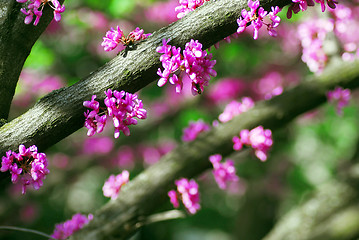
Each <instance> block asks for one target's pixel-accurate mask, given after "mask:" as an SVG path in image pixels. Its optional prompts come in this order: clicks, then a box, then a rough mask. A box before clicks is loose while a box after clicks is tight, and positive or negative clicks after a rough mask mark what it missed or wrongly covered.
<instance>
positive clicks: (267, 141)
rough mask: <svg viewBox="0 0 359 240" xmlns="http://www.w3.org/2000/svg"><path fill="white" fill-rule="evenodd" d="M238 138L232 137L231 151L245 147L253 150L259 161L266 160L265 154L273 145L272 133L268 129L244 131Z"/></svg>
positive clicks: (259, 127)
mask: <svg viewBox="0 0 359 240" xmlns="http://www.w3.org/2000/svg"><path fill="white" fill-rule="evenodd" d="M239 136H240V138H238V137H236V136H235V137H233V139H232V141H233V143H234V145H233V149H234V150H237V151H238V150H240V149H242V145H247V146H250V147H252V148H253V150H254V153H255V155H256V156H257V158H259V159H260V160H261V161H265V160H267V152H268V151H269V149H270V148H271V147H272V145H273V140H272V132H271V130H269V129H263V127H262V126H258V127H256V128H254V129H252V130H251V131H249V130H247V129H244V130H242V131H241V132H240V134H239Z"/></svg>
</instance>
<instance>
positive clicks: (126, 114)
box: [83, 89, 147, 138]
mask: <svg viewBox="0 0 359 240" xmlns="http://www.w3.org/2000/svg"><path fill="white" fill-rule="evenodd" d="M105 94H106V96H107V97H106V98H105V100H104V103H105V105H106V109H102V110H104V115H102V116H100V115H99V114H98V113H99V110H100V107H99V102H97V101H95V98H96V95H93V96H92V98H91V101H84V103H83V105H84V106H85V107H88V108H90V109H92V111H91V112H90V111H89V110H87V111H86V112H85V113H84V115H85V117H86V120H85V127H86V128H87V129H88V132H87V135H88V136H93V135H94V134H95V133H96V132H97V133H100V132H102V131H103V129H104V127H105V125H106V120H107V117H112V122H113V125H114V127H115V133H114V136H115V138H118V137H119V136H120V133H121V132H123V133H124V134H125V136H129V135H130V129H129V128H128V126H130V125H136V124H137V119H135V118H138V119H146V118H147V111H146V109H144V108H143V103H142V100H140V99H138V97H137V95H136V94H131V93H128V92H125V91H121V92H119V91H116V90H115V91H112V90H111V89H108V90H107V91H105ZM101 114H102V113H101Z"/></svg>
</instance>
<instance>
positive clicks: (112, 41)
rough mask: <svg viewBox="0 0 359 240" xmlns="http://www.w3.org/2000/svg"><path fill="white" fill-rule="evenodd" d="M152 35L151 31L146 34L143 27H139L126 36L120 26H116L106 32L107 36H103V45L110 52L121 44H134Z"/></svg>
mask: <svg viewBox="0 0 359 240" xmlns="http://www.w3.org/2000/svg"><path fill="white" fill-rule="evenodd" d="M150 35H151V33H148V34H144V31H143V29H140V28H138V27H137V28H136V29H135V30H133V31H131V32H130V33H129V34H128V36H127V37H125V35H124V34H123V31H122V30H121V29H120V27H119V26H116V29H114V28H111V29H110V31H107V32H106V36H105V37H103V42H102V43H101V46H103V48H104V50H105V51H107V52H108V51H111V50H113V49H115V48H116V47H117V46H118V45H119V44H122V45H124V46H128V45H133V44H134V43H135V42H136V41H140V40H144V39H146V38H147V37H148V36H150Z"/></svg>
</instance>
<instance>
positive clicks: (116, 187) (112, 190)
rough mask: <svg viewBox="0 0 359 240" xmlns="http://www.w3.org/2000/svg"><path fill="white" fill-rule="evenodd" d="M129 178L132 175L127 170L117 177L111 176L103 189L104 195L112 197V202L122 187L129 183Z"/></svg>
mask: <svg viewBox="0 0 359 240" xmlns="http://www.w3.org/2000/svg"><path fill="white" fill-rule="evenodd" d="M129 177H130V173H129V172H128V171H126V170H124V171H122V173H120V174H118V175H117V176H115V175H111V176H110V177H109V178H108V179H107V180H106V182H105V184H104V185H103V187H102V191H103V195H104V196H105V197H110V198H111V199H112V200H113V199H116V198H117V197H118V194H119V193H120V190H121V188H122V186H123V185H125V184H126V183H128V181H129Z"/></svg>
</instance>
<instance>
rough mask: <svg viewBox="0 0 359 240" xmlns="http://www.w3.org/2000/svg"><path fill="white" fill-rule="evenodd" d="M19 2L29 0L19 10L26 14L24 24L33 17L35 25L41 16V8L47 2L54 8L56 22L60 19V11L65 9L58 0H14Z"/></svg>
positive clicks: (28, 22)
mask: <svg viewBox="0 0 359 240" xmlns="http://www.w3.org/2000/svg"><path fill="white" fill-rule="evenodd" d="M16 1H17V2H19V3H26V2H27V1H29V2H30V3H29V5H28V6H27V9H26V8H21V9H20V11H21V12H22V13H23V14H25V15H26V17H25V20H24V22H25V24H30V23H31V22H32V20H33V18H34V16H36V17H35V21H34V25H35V26H36V25H37V24H38V23H39V21H40V18H41V16H42V10H43V9H44V7H45V5H46V4H48V5H49V6H50V7H51V8H52V9H53V10H54V19H55V21H56V22H59V21H60V20H61V13H63V12H64V11H65V6H64V5H61V4H60V2H59V1H58V0H16Z"/></svg>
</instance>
